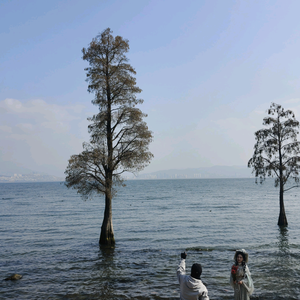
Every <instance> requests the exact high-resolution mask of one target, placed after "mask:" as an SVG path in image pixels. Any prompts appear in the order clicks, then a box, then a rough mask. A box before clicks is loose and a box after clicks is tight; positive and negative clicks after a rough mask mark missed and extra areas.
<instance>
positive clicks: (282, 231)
mask: <svg viewBox="0 0 300 300" xmlns="http://www.w3.org/2000/svg"><path fill="white" fill-rule="evenodd" d="M277 238H278V250H279V253H281V254H282V255H284V256H286V255H287V254H289V252H290V245H289V230H288V228H287V227H279V234H278V237H277Z"/></svg>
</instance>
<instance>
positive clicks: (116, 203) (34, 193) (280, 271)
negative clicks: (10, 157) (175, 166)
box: [0, 179, 300, 299]
mask: <svg viewBox="0 0 300 300" xmlns="http://www.w3.org/2000/svg"><path fill="white" fill-rule="evenodd" d="M126 184H127V186H126V187H125V188H121V189H120V191H119V193H118V195H117V197H116V198H115V199H114V200H113V225H114V232H115V239H116V246H115V248H100V247H99V245H98V240H99V235H100V228H101V224H102V218H103V213H104V197H99V198H95V199H93V200H91V201H90V200H89V201H83V200H82V199H81V198H80V197H79V196H78V195H77V194H76V192H75V191H72V190H68V189H67V188H66V187H65V186H64V185H63V184H60V183H11V184H6V183H5V184H0V203H1V210H0V247H1V248H0V271H1V277H2V279H4V278H5V277H7V276H9V275H11V274H13V273H19V274H22V275H23V278H22V279H21V280H19V281H15V282H11V281H4V280H1V281H0V299H179V285H178V283H177V279H176V269H177V265H178V263H179V261H180V253H181V252H182V251H184V250H186V251H187V253H188V257H187V272H189V270H190V267H191V265H192V264H193V263H194V262H198V263H201V264H202V267H203V273H202V280H203V282H204V283H205V284H206V285H207V288H208V291H209V296H210V298H211V299H233V291H232V289H231V287H230V285H229V275H230V267H231V265H232V262H233V255H234V250H235V249H239V248H245V249H246V250H247V251H248V253H249V264H248V266H249V268H250V271H251V273H252V277H253V280H254V285H255V292H254V294H253V296H252V298H253V299H300V221H299V215H300V205H299V200H300V199H299V198H300V189H292V190H290V191H288V192H287V193H286V195H285V207H286V214H287V219H288V222H289V226H288V228H287V229H286V230H283V231H281V230H279V228H278V226H277V218H278V214H279V200H278V189H276V188H274V184H273V181H271V180H268V181H266V182H265V183H264V184H263V185H256V184H255V182H254V179H194V180H193V179H191V180H141V181H128V182H127V183H126Z"/></svg>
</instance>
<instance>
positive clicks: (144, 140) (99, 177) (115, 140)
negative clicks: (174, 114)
mask: <svg viewBox="0 0 300 300" xmlns="http://www.w3.org/2000/svg"><path fill="white" fill-rule="evenodd" d="M128 50H129V44H128V40H125V39H123V38H122V37H120V36H116V37H113V36H112V31H111V30H110V29H109V28H107V29H106V30H104V31H103V32H102V33H101V34H100V35H98V36H97V37H96V38H94V39H93V40H92V42H91V43H90V45H89V47H88V48H83V50H82V53H83V59H84V60H86V61H88V62H89V67H88V68H86V69H85V70H86V72H87V73H86V75H87V82H88V83H89V85H88V91H89V92H90V93H94V94H95V98H94V100H93V101H92V103H93V104H95V105H97V106H98V107H99V113H98V114H96V115H94V116H92V117H91V118H89V119H88V120H89V121H91V124H90V125H89V127H88V130H89V133H90V136H91V138H90V142H89V143H84V144H83V152H82V153H80V154H78V155H72V156H71V158H70V159H69V164H68V166H67V169H66V171H65V174H66V185H67V187H68V188H74V189H76V190H77V192H78V193H79V194H81V196H82V197H84V198H90V197H91V196H93V195H94V194H98V195H99V194H102V195H104V197H105V210H104V218H103V223H102V227H101V233H100V240H99V243H100V244H102V245H113V244H114V243H115V239H114V231H113V223H112V198H113V196H114V194H115V187H116V185H119V184H122V182H123V179H122V177H121V174H122V173H124V172H135V171H140V170H142V169H143V168H144V167H145V166H146V165H148V164H149V162H150V160H151V158H152V157H153V155H152V154H151V153H150V152H149V144H150V142H151V141H152V133H151V131H149V129H148V127H147V124H146V123H145V122H144V121H143V118H144V117H146V116H147V115H145V114H144V113H142V112H141V110H140V109H139V108H137V107H136V105H138V104H142V103H143V100H142V99H138V98H137V97H136V95H137V94H139V93H140V92H141V89H140V88H139V87H137V86H136V79H135V77H133V76H134V75H135V74H136V72H135V70H134V68H133V67H132V66H131V65H130V64H128V58H127V57H126V55H125V54H126V53H127V52H128Z"/></svg>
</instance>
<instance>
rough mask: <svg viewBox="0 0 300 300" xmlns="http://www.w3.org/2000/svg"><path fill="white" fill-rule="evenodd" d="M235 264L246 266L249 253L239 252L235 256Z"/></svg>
mask: <svg viewBox="0 0 300 300" xmlns="http://www.w3.org/2000/svg"><path fill="white" fill-rule="evenodd" d="M234 260H235V264H236V265H238V264H242V265H244V264H246V263H247V262H248V253H247V252H246V251H245V250H244V249H241V250H237V251H236V252H235V255H234Z"/></svg>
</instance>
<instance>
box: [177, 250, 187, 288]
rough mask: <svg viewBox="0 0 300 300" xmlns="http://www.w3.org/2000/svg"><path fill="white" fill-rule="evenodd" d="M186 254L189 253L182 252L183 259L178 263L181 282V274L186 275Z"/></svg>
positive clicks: (178, 276)
mask: <svg viewBox="0 0 300 300" xmlns="http://www.w3.org/2000/svg"><path fill="white" fill-rule="evenodd" d="M186 256H187V254H186V253H185V252H183V253H181V261H180V264H179V265H178V269H177V278H178V281H179V282H180V275H185V259H186Z"/></svg>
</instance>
